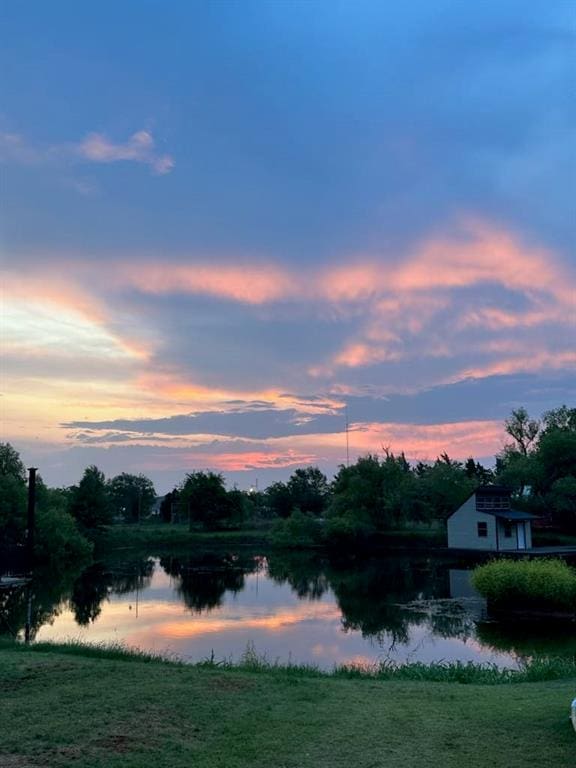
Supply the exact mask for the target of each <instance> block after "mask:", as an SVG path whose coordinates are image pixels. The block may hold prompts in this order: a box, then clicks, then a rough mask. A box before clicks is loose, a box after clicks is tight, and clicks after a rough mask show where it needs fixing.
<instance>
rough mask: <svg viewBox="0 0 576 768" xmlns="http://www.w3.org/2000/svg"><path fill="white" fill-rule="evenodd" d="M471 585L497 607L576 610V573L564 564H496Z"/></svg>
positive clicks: (477, 570) (482, 570)
mask: <svg viewBox="0 0 576 768" xmlns="http://www.w3.org/2000/svg"><path fill="white" fill-rule="evenodd" d="M472 582H473V584H474V586H475V587H476V589H477V590H478V591H479V592H480V594H481V595H483V596H484V597H486V598H487V599H488V601H489V602H490V603H491V604H492V605H494V606H495V607H500V606H501V607H520V608H532V609H534V608H536V609H542V610H546V609H552V610H553V609H556V610H576V571H575V570H574V569H573V568H571V567H570V566H569V565H568V564H567V563H566V562H564V561H563V560H554V559H546V560H493V561H492V562H490V563H487V564H486V565H480V566H478V567H477V568H475V569H474V571H473V573H472Z"/></svg>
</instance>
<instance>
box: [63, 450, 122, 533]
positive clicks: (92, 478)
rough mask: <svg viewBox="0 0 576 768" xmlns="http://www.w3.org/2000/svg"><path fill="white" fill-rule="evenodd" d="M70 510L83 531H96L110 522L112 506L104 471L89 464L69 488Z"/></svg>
mask: <svg viewBox="0 0 576 768" xmlns="http://www.w3.org/2000/svg"><path fill="white" fill-rule="evenodd" d="M70 512H71V514H72V516H73V517H74V518H75V519H76V521H77V522H78V525H79V526H80V528H81V529H82V530H84V531H87V532H88V531H97V530H99V529H101V528H102V527H103V526H105V525H109V524H110V523H111V522H112V507H111V504H110V496H109V493H108V487H107V485H106V480H105V477H104V473H103V472H101V471H100V470H99V469H98V467H96V466H94V465H91V466H89V467H87V468H86V469H85V470H84V475H83V476H82V479H81V480H80V483H79V484H78V485H77V486H73V487H72V488H71V494H70Z"/></svg>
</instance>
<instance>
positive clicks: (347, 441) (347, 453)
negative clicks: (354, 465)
mask: <svg viewBox="0 0 576 768" xmlns="http://www.w3.org/2000/svg"><path fill="white" fill-rule="evenodd" d="M344 415H345V417H346V466H347V467H349V466H350V439H349V437H348V404H346V406H345V408H344Z"/></svg>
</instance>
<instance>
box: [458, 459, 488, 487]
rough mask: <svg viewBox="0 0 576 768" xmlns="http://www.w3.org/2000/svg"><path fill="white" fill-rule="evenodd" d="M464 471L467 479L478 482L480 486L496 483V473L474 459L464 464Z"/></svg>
mask: <svg viewBox="0 0 576 768" xmlns="http://www.w3.org/2000/svg"><path fill="white" fill-rule="evenodd" d="M464 471H465V472H466V476H467V477H469V478H471V479H473V480H477V481H478V482H479V483H480V485H488V484H489V483H491V482H493V481H494V472H493V471H492V470H491V469H486V467H483V466H482V464H480V462H479V461H474V459H473V458H472V457H470V458H469V459H467V461H466V463H465V464H464Z"/></svg>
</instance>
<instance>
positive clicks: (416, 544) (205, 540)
mask: <svg viewBox="0 0 576 768" xmlns="http://www.w3.org/2000/svg"><path fill="white" fill-rule="evenodd" d="M272 527H273V526H272V524H268V525H263V526H260V527H258V528H247V529H240V530H235V531H190V529H189V527H188V525H186V524H184V523H173V524H166V523H157V522H144V523H139V524H132V525H124V524H118V525H111V526H108V527H107V528H106V529H105V530H104V531H103V532H102V533H101V534H100V535H99V536H98V538H97V539H96V547H97V549H98V550H99V551H100V552H103V551H104V552H105V551H110V550H119V549H138V548H145V547H160V548H169V547H186V546H198V545H202V546H212V545H214V546H219V545H223V546H224V545H233V546H234V547H251V548H254V547H264V546H266V547H270V546H272V545H273V540H272V537H271V535H270V534H271V530H272ZM445 539H446V534H445V532H444V530H443V529H442V528H440V527H439V526H428V525H426V526H424V525H414V526H412V527H410V528H402V529H397V530H390V531H387V532H386V533H380V534H376V535H375V536H374V537H373V540H372V541H368V542H366V543H365V548H366V549H373V550H374V551H378V550H380V549H386V548H424V547H427V546H432V547H439V546H443V545H444V544H445ZM299 548H303V547H299ZM304 548H305V547H304ZM314 548H318V547H317V546H316V547H314Z"/></svg>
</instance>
